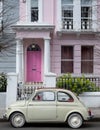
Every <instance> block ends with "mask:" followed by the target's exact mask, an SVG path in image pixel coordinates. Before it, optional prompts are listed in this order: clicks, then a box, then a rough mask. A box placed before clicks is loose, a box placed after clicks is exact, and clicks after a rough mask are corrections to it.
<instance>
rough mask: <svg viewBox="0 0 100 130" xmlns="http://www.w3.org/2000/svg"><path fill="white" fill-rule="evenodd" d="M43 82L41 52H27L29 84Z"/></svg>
mask: <svg viewBox="0 0 100 130" xmlns="http://www.w3.org/2000/svg"><path fill="white" fill-rule="evenodd" d="M40 81H41V51H27V82H40Z"/></svg>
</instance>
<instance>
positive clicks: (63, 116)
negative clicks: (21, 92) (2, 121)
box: [4, 89, 92, 128]
mask: <svg viewBox="0 0 100 130" xmlns="http://www.w3.org/2000/svg"><path fill="white" fill-rule="evenodd" d="M4 117H5V118H6V119H7V120H9V121H10V123H11V125H12V126H13V127H16V128H18V127H22V126H23V125H24V124H25V123H26V122H27V123H35V122H39V123H41V122H43V123H49V122H53V123H54V122H55V123H57V122H58V123H59V122H60V123H63V122H65V123H67V124H68V125H69V126H70V127H71V128H79V127H81V126H82V124H83V122H84V121H87V120H89V119H90V118H91V117H92V114H91V111H90V110H89V109H88V108H87V107H86V106H85V105H84V104H83V103H82V102H81V101H80V100H79V99H78V98H77V96H76V95H75V94H74V93H72V92H71V91H68V90H64V89H38V90H36V91H35V92H34V93H33V94H32V95H31V97H30V98H29V99H28V100H23V101H16V102H15V103H13V104H11V105H10V106H9V107H8V108H7V110H6V113H5V115H4Z"/></svg>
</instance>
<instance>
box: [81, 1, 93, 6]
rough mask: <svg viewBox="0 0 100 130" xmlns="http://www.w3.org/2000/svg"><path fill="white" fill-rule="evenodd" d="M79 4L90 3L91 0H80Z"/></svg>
mask: <svg viewBox="0 0 100 130" xmlns="http://www.w3.org/2000/svg"><path fill="white" fill-rule="evenodd" d="M81 5H92V0H81Z"/></svg>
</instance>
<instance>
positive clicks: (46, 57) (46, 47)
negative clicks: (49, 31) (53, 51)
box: [44, 38, 50, 74]
mask: <svg viewBox="0 0 100 130" xmlns="http://www.w3.org/2000/svg"><path fill="white" fill-rule="evenodd" d="M48 72H50V38H44V73H45V74H46V73H48Z"/></svg>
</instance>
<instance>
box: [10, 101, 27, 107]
mask: <svg viewBox="0 0 100 130" xmlns="http://www.w3.org/2000/svg"><path fill="white" fill-rule="evenodd" d="M26 103H27V101H26V100H23V101H16V102H15V103H13V104H11V105H10V107H17V106H20V107H23V106H25V105H26Z"/></svg>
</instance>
